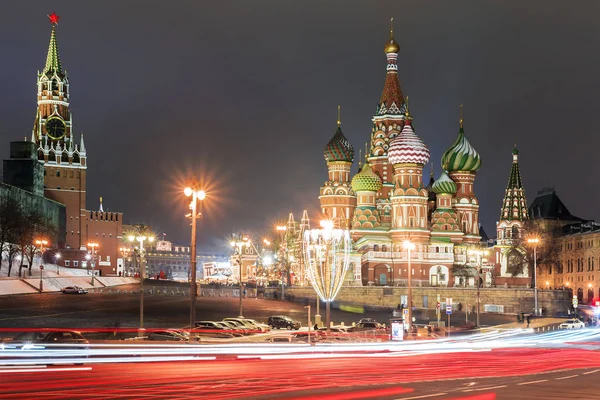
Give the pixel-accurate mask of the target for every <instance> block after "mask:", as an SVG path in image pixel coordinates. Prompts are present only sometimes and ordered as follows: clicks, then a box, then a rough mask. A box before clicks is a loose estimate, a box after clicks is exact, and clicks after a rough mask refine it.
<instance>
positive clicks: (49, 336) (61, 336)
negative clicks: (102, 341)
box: [4, 331, 89, 350]
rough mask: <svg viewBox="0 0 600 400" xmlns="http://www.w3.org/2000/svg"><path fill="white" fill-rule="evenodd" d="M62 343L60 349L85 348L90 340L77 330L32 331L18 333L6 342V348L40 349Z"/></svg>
mask: <svg viewBox="0 0 600 400" xmlns="http://www.w3.org/2000/svg"><path fill="white" fill-rule="evenodd" d="M52 344H60V345H61V346H60V349H78V350H85V349H88V348H89V342H88V340H87V339H86V338H84V337H83V335H82V334H81V333H80V332H77V331H31V332H24V333H21V334H20V335H17V336H16V337H15V338H14V339H13V340H11V341H9V342H7V343H4V346H5V348H13V349H22V350H28V349H32V350H38V349H44V348H46V346H45V345H52Z"/></svg>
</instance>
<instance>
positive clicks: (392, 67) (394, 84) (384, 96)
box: [377, 18, 404, 116]
mask: <svg viewBox="0 0 600 400" xmlns="http://www.w3.org/2000/svg"><path fill="white" fill-rule="evenodd" d="M399 51H400V46H398V43H396V41H395V40H394V18H391V19H390V39H389V40H388V41H387V42H386V44H385V48H384V52H385V56H386V58H387V67H386V71H387V75H386V78H385V84H384V86H383V92H382V93H381V100H380V101H379V107H378V108H377V115H398V116H400V115H402V112H401V108H402V103H403V101H404V96H403V95H402V90H401V89H400V82H399V81H398V63H397V61H398V52H399Z"/></svg>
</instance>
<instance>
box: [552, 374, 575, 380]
mask: <svg viewBox="0 0 600 400" xmlns="http://www.w3.org/2000/svg"><path fill="white" fill-rule="evenodd" d="M576 376H579V375H569V376H561V377H560V378H555V380H557V381H560V380H561V379H571V378H575V377H576Z"/></svg>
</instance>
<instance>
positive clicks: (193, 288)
mask: <svg viewBox="0 0 600 400" xmlns="http://www.w3.org/2000/svg"><path fill="white" fill-rule="evenodd" d="M183 193H184V194H185V195H186V196H187V197H190V196H192V203H191V204H190V208H191V210H192V215H191V217H192V243H191V254H190V270H191V271H190V329H194V326H195V322H196V300H197V298H198V282H197V281H196V218H197V217H198V212H197V208H198V200H204V199H205V198H206V192H205V191H204V190H196V189H192V188H190V187H186V188H185V189H184V191H183Z"/></svg>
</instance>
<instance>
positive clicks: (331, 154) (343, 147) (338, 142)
mask: <svg viewBox="0 0 600 400" xmlns="http://www.w3.org/2000/svg"><path fill="white" fill-rule="evenodd" d="M324 155H325V161H328V162H329V161H347V162H353V161H354V147H352V145H351V144H350V142H349V141H348V139H346V136H344V134H343V133H342V128H341V127H340V126H339V125H338V127H337V130H336V131H335V135H333V137H332V138H331V140H330V141H329V143H327V146H325V151H324Z"/></svg>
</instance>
